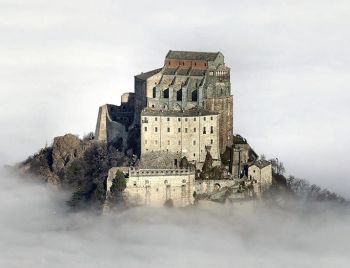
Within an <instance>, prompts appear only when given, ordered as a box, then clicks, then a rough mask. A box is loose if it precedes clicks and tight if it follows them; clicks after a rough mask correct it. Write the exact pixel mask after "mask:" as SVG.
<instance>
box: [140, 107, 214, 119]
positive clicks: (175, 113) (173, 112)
mask: <svg viewBox="0 0 350 268" xmlns="http://www.w3.org/2000/svg"><path fill="white" fill-rule="evenodd" d="M141 115H143V116H169V117H171V116H174V117H186V116H189V117H190V116H208V115H218V113H216V112H212V111H208V110H204V109H198V108H193V109H189V110H183V111H176V110H163V111H161V110H155V109H152V108H145V109H144V110H143V111H142V113H141Z"/></svg>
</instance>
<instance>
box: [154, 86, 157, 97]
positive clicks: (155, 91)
mask: <svg viewBox="0 0 350 268" xmlns="http://www.w3.org/2000/svg"><path fill="white" fill-rule="evenodd" d="M156 96H157V89H156V87H154V88H153V98H155V97H156Z"/></svg>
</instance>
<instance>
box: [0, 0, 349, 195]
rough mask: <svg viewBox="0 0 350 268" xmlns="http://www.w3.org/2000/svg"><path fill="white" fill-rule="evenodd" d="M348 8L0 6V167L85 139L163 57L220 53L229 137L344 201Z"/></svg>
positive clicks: (270, 2)
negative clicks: (67, 140)
mask: <svg viewBox="0 0 350 268" xmlns="http://www.w3.org/2000/svg"><path fill="white" fill-rule="evenodd" d="M349 14H350V3H349V1H348V0H338V1H332V0H303V1H301V0H300V1H299V0H290V1H282V0H279V1H277V0H266V1H259V0H253V1H238V0H237V1H236V0H229V1H228V0H227V1H206V0H200V1H197V0H194V1H189V0H187V1H176V2H174V1H160V0H154V1H134V0H130V1H117V0H99V1H88V0H84V1H83V0H76V1H72V0H69V1H68V0H61V1H50V0H22V1H20V0H0V82H1V84H0V124H1V136H0V148H1V149H0V163H1V164H3V163H13V162H15V161H20V160H22V159H24V158H25V157H26V156H27V155H29V154H32V153H34V152H35V151H37V150H38V148H39V147H42V146H44V145H45V143H46V141H47V142H48V143H49V142H50V141H51V140H52V138H53V137H54V136H57V135H63V134H65V133H67V132H72V133H76V134H79V135H83V134H84V133H87V132H89V131H92V130H94V129H95V124H96V118H97V111H98V107H99V106H100V105H102V104H104V103H119V101H120V94H121V93H122V92H124V91H132V90H133V76H134V75H135V74H138V73H140V72H142V71H147V70H151V69H153V68H157V67H161V66H162V64H163V59H164V57H165V55H166V53H167V51H168V50H169V49H173V50H180V49H181V50H199V51H221V52H223V54H224V55H225V59H226V63H227V65H228V66H230V67H231V68H232V70H231V82H232V91H233V94H234V99H235V101H234V104H235V108H234V109H235V110H234V131H235V132H236V133H240V134H241V135H243V136H245V137H246V138H247V139H248V141H249V142H250V144H251V145H252V146H253V148H254V149H255V150H256V151H257V152H258V153H259V154H261V153H264V154H266V155H267V156H268V157H278V158H279V159H280V160H282V161H283V162H284V163H285V166H286V168H287V171H288V173H289V174H293V175H295V176H299V177H304V178H306V179H309V180H310V181H311V182H316V183H319V184H321V185H322V186H326V187H328V188H330V189H331V190H337V191H340V192H341V193H342V194H344V195H347V196H350V194H348V193H350V182H349V179H350V178H349V175H348V174H350V165H349V163H348V160H349V156H348V152H349V149H350V139H349V137H350V125H349V123H348V117H349V114H350V106H349V103H350V91H349V85H350V76H349V74H350V46H349V44H350V33H349V26H350V25H349V24H350V16H349Z"/></svg>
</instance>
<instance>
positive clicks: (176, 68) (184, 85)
mask: <svg viewBox="0 0 350 268" xmlns="http://www.w3.org/2000/svg"><path fill="white" fill-rule="evenodd" d="M134 87H135V94H133V93H128V94H127V96H128V97H127V98H126V99H123V97H122V99H123V100H122V104H121V106H114V105H107V106H102V107H100V111H99V116H98V121H97V126H96V137H97V139H98V140H101V141H103V140H105V141H110V140H113V139H116V138H117V137H123V138H125V135H127V132H128V131H129V128H130V126H131V127H133V126H137V125H141V124H142V122H141V113H142V111H143V110H145V109H146V110H147V109H148V110H149V109H151V110H154V111H159V112H163V111H179V112H182V111H187V110H191V109H200V110H202V111H203V112H204V113H208V112H209V113H212V114H213V115H215V116H216V115H217V116H218V119H217V121H218V122H217V128H218V146H219V153H223V152H224V151H225V149H226V146H229V145H230V144H232V141H231V136H232V133H233V96H232V95H231V83H230V68H229V67H227V66H226V65H225V62H224V56H223V54H222V53H221V52H215V53H209V52H190V51H171V50H170V51H169V52H168V54H167V55H166V57H165V60H164V66H163V67H162V68H159V69H155V70H152V71H149V72H145V73H141V74H139V75H136V76H135V86H134ZM123 109H124V110H123ZM120 118H127V121H121V120H120ZM123 120H124V119H123ZM129 120H131V121H129ZM113 122H117V123H118V124H114V123H113ZM121 125H122V126H121ZM123 127H124V130H122V128H123ZM142 129H143V128H141V133H140V135H142ZM200 150H203V149H202V148H201V149H200ZM200 150H199V151H198V152H194V154H196V157H195V158H196V159H200V158H198V155H199V154H200ZM217 158H219V157H217Z"/></svg>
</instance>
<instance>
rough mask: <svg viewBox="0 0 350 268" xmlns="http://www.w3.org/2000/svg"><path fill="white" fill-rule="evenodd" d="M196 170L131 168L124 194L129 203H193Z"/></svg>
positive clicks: (154, 205)
mask: <svg viewBox="0 0 350 268" xmlns="http://www.w3.org/2000/svg"><path fill="white" fill-rule="evenodd" d="M194 180H195V172H194V171H193V170H187V169H132V168H131V169H130V170H129V177H128V178H127V187H126V189H125V190H124V192H123V196H124V198H125V200H126V201H127V202H128V204H131V205H145V206H152V207H162V206H164V205H165V204H166V202H169V201H170V202H169V203H168V204H171V205H172V206H174V207H185V206H189V205H192V204H193V201H194V197H193V193H194V191H195V188H194Z"/></svg>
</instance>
